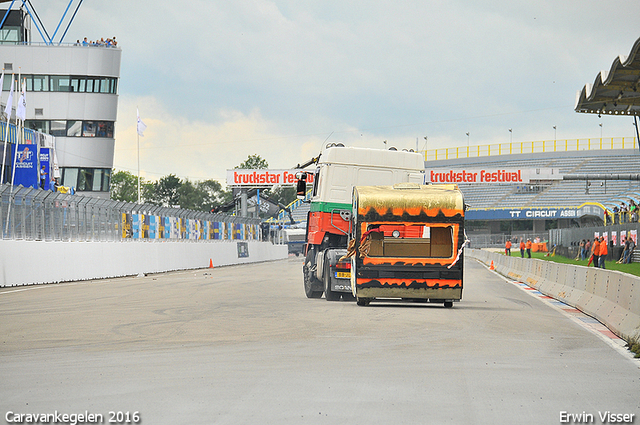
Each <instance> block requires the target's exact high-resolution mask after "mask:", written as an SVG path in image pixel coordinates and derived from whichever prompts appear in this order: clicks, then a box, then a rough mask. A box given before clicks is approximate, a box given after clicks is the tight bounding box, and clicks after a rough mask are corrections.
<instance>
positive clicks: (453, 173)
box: [425, 168, 562, 183]
mask: <svg viewBox="0 0 640 425" xmlns="http://www.w3.org/2000/svg"><path fill="white" fill-rule="evenodd" d="M425 178H426V180H427V182H428V183H529V182H531V181H532V180H560V179H562V175H561V174H560V173H559V172H558V169H557V168H436V169H432V170H428V171H427V173H426V174H425Z"/></svg>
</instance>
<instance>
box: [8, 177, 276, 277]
mask: <svg viewBox="0 0 640 425" xmlns="http://www.w3.org/2000/svg"><path fill="white" fill-rule="evenodd" d="M0 226H1V229H2V238H1V239H0V287H1V286H14V285H29V284H35V283H53V282H64V281H73V280H83V279H99V278H108V277H116V276H128V275H138V274H141V273H158V272H165V271H171V270H183V269H194V268H201V267H208V265H209V264H210V262H212V263H213V264H214V265H215V266H222V265H230V264H240V263H246V262H257V261H268V260H275V259H280V258H285V257H286V256H287V246H286V245H274V244H272V243H271V242H268V241H264V242H262V241H261V239H262V238H263V235H262V228H261V222H260V220H259V219H253V218H243V217H234V216H229V215H225V214H210V213H206V212H200V211H191V210H186V209H181V208H166V207H161V206H157V205H151V204H134V203H128V202H119V201H113V200H110V199H101V198H94V197H89V196H80V195H70V194H64V193H59V192H53V191H48V190H41V189H33V188H25V187H22V186H11V185H8V184H5V185H2V186H0Z"/></svg>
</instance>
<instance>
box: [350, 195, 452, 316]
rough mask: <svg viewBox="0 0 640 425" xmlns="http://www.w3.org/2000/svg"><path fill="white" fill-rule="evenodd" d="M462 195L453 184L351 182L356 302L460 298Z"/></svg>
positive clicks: (446, 303)
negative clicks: (391, 184)
mask: <svg viewBox="0 0 640 425" xmlns="http://www.w3.org/2000/svg"><path fill="white" fill-rule="evenodd" d="M464 244H465V237H464V201H463V198H462V193H461V192H460V190H459V189H458V187H457V186H456V185H452V184H448V185H447V184H442V185H419V184H415V183H400V184H396V185H394V186H356V187H354V190H353V231H352V233H351V234H350V241H349V253H348V254H347V255H348V256H351V288H352V291H353V295H354V296H355V297H356V300H357V303H358V305H367V304H369V303H370V302H371V301H373V300H380V299H386V298H400V299H402V300H405V301H429V302H438V303H444V306H445V307H452V306H453V302H454V301H460V300H461V299H462V275H463V261H462V250H463V247H464Z"/></svg>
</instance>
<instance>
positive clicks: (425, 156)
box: [424, 136, 429, 161]
mask: <svg viewBox="0 0 640 425" xmlns="http://www.w3.org/2000/svg"><path fill="white" fill-rule="evenodd" d="M427 148H428V145H427V136H424V160H425V161H427V160H428V159H429V151H428V150H427Z"/></svg>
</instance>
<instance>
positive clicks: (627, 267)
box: [503, 250, 640, 276]
mask: <svg viewBox="0 0 640 425" xmlns="http://www.w3.org/2000/svg"><path fill="white" fill-rule="evenodd" d="M503 253H504V251H503ZM545 254H546V253H544V252H532V253H531V258H536V259H538V260H547V261H555V262H556V263H562V264H575V265H580V266H586V265H587V263H588V262H589V260H584V261H581V260H577V261H576V260H574V259H571V258H566V257H563V256H562V255H557V254H556V255H555V256H553V257H551V256H549V257H545ZM511 256H512V257H520V250H518V251H514V250H511ZM524 258H525V260H526V259H527V254H526V252H525V254H524ZM589 267H593V263H591V266H589ZM605 267H606V268H607V270H616V271H619V272H623V273H629V274H632V275H634V276H640V263H631V264H616V262H615V261H606V262H605Z"/></svg>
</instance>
